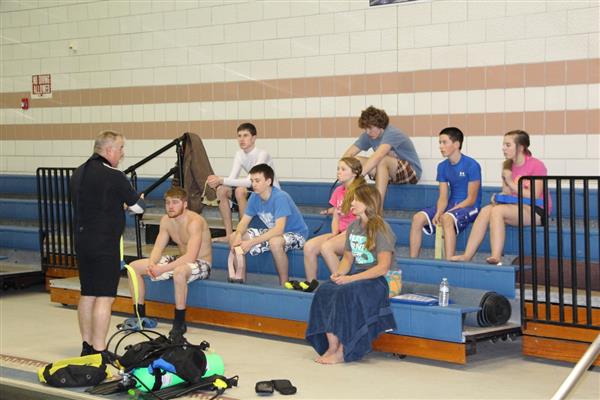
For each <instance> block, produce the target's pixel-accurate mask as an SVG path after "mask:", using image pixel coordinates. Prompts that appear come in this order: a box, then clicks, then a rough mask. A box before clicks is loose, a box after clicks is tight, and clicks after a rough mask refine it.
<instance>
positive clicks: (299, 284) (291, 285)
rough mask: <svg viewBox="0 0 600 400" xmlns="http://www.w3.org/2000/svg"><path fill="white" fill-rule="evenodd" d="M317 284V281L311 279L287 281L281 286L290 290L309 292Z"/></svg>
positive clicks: (313, 289) (312, 290)
mask: <svg viewBox="0 0 600 400" xmlns="http://www.w3.org/2000/svg"><path fill="white" fill-rule="evenodd" d="M318 286H319V281H318V280H316V279H313V280H312V281H310V282H309V281H287V282H286V283H284V284H283V287H285V288H286V289H290V290H299V291H301V292H306V293H311V292H314V291H315V289H316V288H317V287H318Z"/></svg>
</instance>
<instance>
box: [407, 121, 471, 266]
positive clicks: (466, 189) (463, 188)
mask: <svg viewBox="0 0 600 400" xmlns="http://www.w3.org/2000/svg"><path fill="white" fill-rule="evenodd" d="M463 138H464V136H463V133H462V132H461V130H460V129H458V128H454V127H449V128H444V129H442V131H441V132H440V134H439V144H440V152H441V153H442V156H444V157H446V159H445V160H444V161H442V162H441V163H439V164H438V167H437V178H436V180H437V181H438V182H439V191H440V194H439V196H438V201H437V203H436V205H435V206H433V207H428V208H425V209H423V210H421V211H419V212H417V213H416V214H415V215H414V216H413V220H412V225H411V227H410V256H411V257H413V258H415V257H418V256H419V253H420V251H421V240H422V233H421V231H423V232H425V234H427V235H432V234H434V233H435V229H436V226H438V225H440V226H441V227H442V229H443V230H444V250H445V253H446V258H447V259H449V258H450V257H452V256H453V255H454V253H455V251H456V236H457V235H458V234H459V233H460V232H462V231H463V230H465V229H466V228H467V226H468V225H469V224H470V223H472V222H473V221H475V218H477V214H479V209H480V206H481V167H480V166H479V163H478V162H477V161H475V160H474V159H473V158H471V157H468V156H466V155H464V154H462V153H461V151H460V150H461V149H462V143H463Z"/></svg>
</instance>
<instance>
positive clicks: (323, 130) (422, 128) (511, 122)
mask: <svg viewBox="0 0 600 400" xmlns="http://www.w3.org/2000/svg"><path fill="white" fill-rule="evenodd" d="M242 122H246V121H241V120H217V121H165V122H122V123H88V124H37V125H0V139H2V140H51V139H55V140H56V139H72V140H76V139H92V138H93V137H94V136H95V135H96V133H97V132H99V131H101V130H104V129H114V130H116V131H118V132H122V133H123V134H125V135H126V136H127V137H128V138H129V139H172V138H175V137H178V136H180V135H181V134H182V133H184V132H195V133H198V134H199V135H200V136H201V137H203V138H205V139H231V138H233V137H235V132H236V128H237V127H238V125H239V124H241V123H242ZM252 123H254V124H255V125H256V127H257V129H258V133H259V135H260V137H265V138H279V139H285V138H319V137H321V138H336V137H356V136H358V135H359V134H360V132H361V130H360V129H359V128H358V126H357V117H331V118H292V119H261V120H252ZM390 123H391V124H392V125H394V126H396V127H398V128H400V129H401V130H403V131H404V132H406V133H407V134H408V135H410V136H435V135H437V134H438V132H439V131H440V130H441V129H443V128H445V127H447V126H457V127H459V128H461V129H462V130H463V131H464V132H465V134H466V135H475V136H481V135H486V136H491V135H501V134H503V133H505V132H508V131H510V130H514V129H525V130H526V131H527V132H529V133H531V134H547V135H559V134H600V110H599V109H594V110H568V111H534V112H509V113H485V114H450V115H445V114H444V115H416V116H405V115H399V116H398V115H397V116H391V117H390Z"/></svg>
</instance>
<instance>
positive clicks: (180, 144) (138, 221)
mask: <svg viewBox="0 0 600 400" xmlns="http://www.w3.org/2000/svg"><path fill="white" fill-rule="evenodd" d="M187 135H189V133H187V132H186V133H184V134H183V135H182V136H181V137H178V138H177V139H174V140H172V141H171V142H170V143H168V144H166V145H164V146H163V147H161V148H160V149H158V150H156V151H155V152H154V153H152V154H150V155H149V156H147V157H145V158H144V159H142V160H140V161H138V162H137V163H135V164H133V165H132V166H130V167H129V168H127V169H126V170H125V171H123V173H124V174H125V175H127V174H129V175H130V179H131V184H132V185H133V188H134V189H135V190H138V187H137V172H136V171H137V169H138V168H139V167H141V166H142V165H144V164H146V163H148V162H150V161H152V160H154V159H155V158H156V157H158V156H159V155H161V154H162V153H164V152H166V151H167V150H169V149H171V148H172V147H175V152H176V153H177V163H176V165H175V167H173V168H171V169H170V170H169V171H168V172H167V173H166V174H164V175H163V176H161V177H160V178H158V180H157V181H156V182H154V183H153V184H152V185H150V186H148V187H147V188H146V189H144V190H143V191H142V194H144V196H146V195H148V194H149V193H151V192H152V191H153V190H154V189H156V188H157V187H158V186H159V185H160V184H161V183H163V182H164V181H166V180H167V179H169V177H170V176H172V175H174V174H177V175H178V176H179V185H180V186H181V187H183V152H184V146H185V138H186V136H187ZM134 218H135V248H136V254H137V258H142V224H143V223H142V217H141V215H139V214H136V215H135V216H134Z"/></svg>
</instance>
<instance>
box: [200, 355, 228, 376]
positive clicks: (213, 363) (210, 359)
mask: <svg viewBox="0 0 600 400" xmlns="http://www.w3.org/2000/svg"><path fill="white" fill-rule="evenodd" d="M204 355H205V356H206V372H205V373H204V375H202V377H203V378H207V377H209V376H213V375H224V374H225V364H223V359H222V358H221V356H220V355H218V354H216V353H204Z"/></svg>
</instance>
